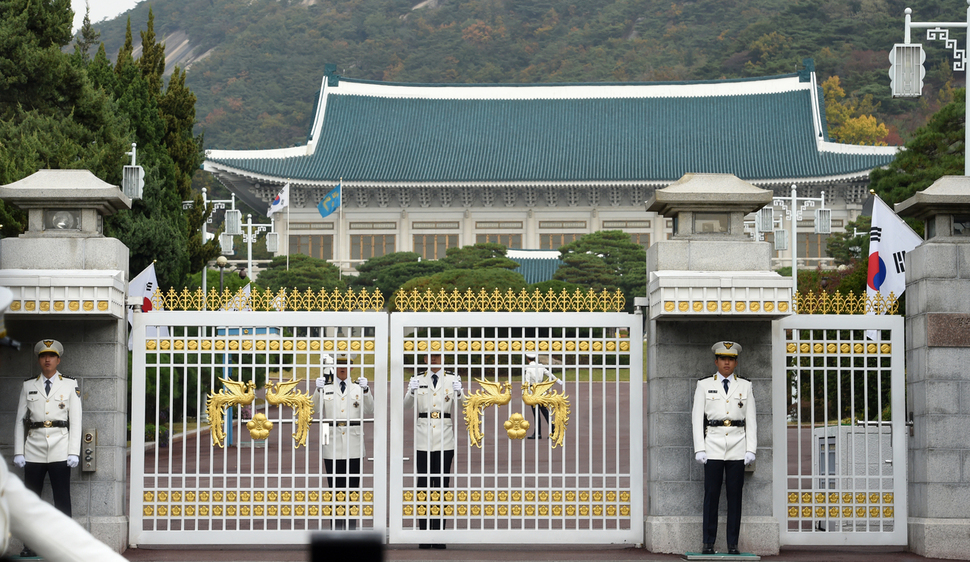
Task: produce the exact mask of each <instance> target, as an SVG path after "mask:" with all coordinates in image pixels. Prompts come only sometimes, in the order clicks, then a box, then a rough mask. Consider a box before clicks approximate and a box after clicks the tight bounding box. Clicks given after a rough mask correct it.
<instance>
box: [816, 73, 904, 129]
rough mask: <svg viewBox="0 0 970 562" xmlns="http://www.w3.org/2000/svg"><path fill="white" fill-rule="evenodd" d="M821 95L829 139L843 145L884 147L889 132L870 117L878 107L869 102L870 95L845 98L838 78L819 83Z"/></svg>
mask: <svg viewBox="0 0 970 562" xmlns="http://www.w3.org/2000/svg"><path fill="white" fill-rule="evenodd" d="M822 93H823V95H824V96H825V118H826V120H827V121H828V127H829V138H830V139H832V140H833V141H836V142H843V143H847V144H870V145H877V146H886V136H887V135H889V129H888V128H886V125H885V123H880V122H878V121H876V118H875V117H873V116H872V114H873V113H875V112H876V110H877V109H878V108H879V104H877V103H874V102H873V101H872V95H871V94H866V95H865V96H863V97H862V98H861V99H857V98H848V99H847V98H846V96H845V90H843V89H842V86H841V84H840V83H839V77H838V76H832V77H830V78H829V79H828V80H826V81H825V82H822Z"/></svg>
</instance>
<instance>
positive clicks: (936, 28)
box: [889, 0, 970, 176]
mask: <svg viewBox="0 0 970 562" xmlns="http://www.w3.org/2000/svg"><path fill="white" fill-rule="evenodd" d="M967 4H970V0H968V2H967ZM904 13H905V18H904V33H903V42H902V43H896V44H895V45H893V50H892V51H890V53H889V63H890V68H889V78H890V80H891V87H892V92H893V97H894V98H918V97H920V96H921V95H922V93H923V92H922V91H923V76H924V75H925V74H926V69H924V68H923V62H924V61H925V60H926V53H924V52H923V45H921V44H918V43H917V44H912V43H910V29H912V28H922V29H926V40H927V41H943V42H944V44H945V45H946V47H947V48H948V49H951V50H952V51H953V70H954V71H956V72H961V71H964V70H966V65H967V50H966V49H958V48H957V41H956V39H950V30H949V29H948V28H951V27H954V28H963V29H966V30H967V33H968V41H970V7H968V8H967V21H965V22H916V21H912V14H913V10H912V9H910V8H906V10H905V11H904ZM967 82H968V84H966V85H967V86H968V87H967V88H966V105H967V107H968V108H970V80H968V81H967ZM965 127H966V129H965V132H964V135H965V136H964V141H965V142H964V143H963V145H964V154H963V175H965V176H970V121H967V122H966V124H965Z"/></svg>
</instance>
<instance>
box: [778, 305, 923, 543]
mask: <svg viewBox="0 0 970 562" xmlns="http://www.w3.org/2000/svg"><path fill="white" fill-rule="evenodd" d="M774 330H775V335H774V351H773V354H774V357H773V365H774V369H773V371H774V384H773V396H772V398H773V400H772V402H773V407H774V408H775V412H774V443H775V447H774V471H775V472H774V474H775V486H776V499H775V513H776V514H778V516H779V518H780V522H781V541H782V544H783V545H784V544H857V545H878V544H886V545H905V544H906V540H907V539H906V513H907V511H906V446H907V443H906V439H907V436H908V434H909V433H908V430H907V429H906V427H905V420H904V403H905V402H904V394H905V387H904V360H903V357H904V340H903V318H902V317H901V316H874V315H857V316H847V315H840V316H835V315H795V316H791V317H788V318H785V319H782V320H778V321H776V322H775V323H774Z"/></svg>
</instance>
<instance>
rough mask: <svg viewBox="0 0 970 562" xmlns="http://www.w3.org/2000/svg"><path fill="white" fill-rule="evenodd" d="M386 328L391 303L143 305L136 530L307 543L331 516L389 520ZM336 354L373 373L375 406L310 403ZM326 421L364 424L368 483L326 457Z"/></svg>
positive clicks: (165, 540)
mask: <svg viewBox="0 0 970 562" xmlns="http://www.w3.org/2000/svg"><path fill="white" fill-rule="evenodd" d="M148 322H151V324H150V325H147V323H148ZM387 341H388V340H387V314H385V313H379V312H198V311H190V312H158V311H156V312H152V313H142V314H136V315H135V322H134V329H133V373H134V377H133V385H132V387H133V388H132V408H131V411H132V421H131V445H132V451H133V453H132V455H131V524H130V539H129V540H130V543H131V544H132V545H139V544H267V543H291V544H306V543H307V542H308V535H309V533H311V532H313V531H316V530H321V529H330V528H340V527H348V526H351V525H353V526H357V527H358V528H374V529H377V530H383V529H384V528H385V521H386V507H385V505H386V504H385V502H384V501H383V498H385V497H386V491H385V490H386V471H385V470H384V468H383V467H384V466H385V465H384V462H385V461H386V442H387V439H386V436H387V417H386V411H387V396H386V390H385V389H386V388H387V386H386V381H387V377H386V373H387V369H386V365H387ZM326 356H329V357H330V358H337V357H340V356H342V357H345V358H347V359H348V360H350V361H351V362H352V368H351V370H350V374H349V377H348V378H349V379H351V380H357V378H358V377H360V376H361V375H364V376H366V377H367V378H368V379H369V381H370V386H371V388H372V389H373V393H374V398H375V402H376V407H375V413H374V414H373V415H372V416H371V415H364V414H363V413H362V412H361V411H360V410H355V411H353V412H351V413H348V414H347V417H346V419H324V418H323V417H322V416H321V412H319V411H314V412H313V413H312V414H311V412H310V410H309V409H310V407H312V400H311V399H310V397H311V396H313V394H314V393H315V392H317V389H316V384H315V381H316V379H318V378H319V377H322V376H323V375H324V374H325V369H326V366H327V364H328V362H327V358H326ZM331 366H332V365H331ZM375 379H376V380H375ZM327 424H336V425H339V424H346V425H355V426H359V427H362V428H363V446H364V447H365V453H364V456H363V458H362V460H361V463H360V464H361V467H360V474H359V478H360V482H359V487H353V486H351V487H347V488H341V487H340V483H339V482H336V486H332V485H331V482H330V480H329V479H328V476H336V477H340V476H342V475H343V474H341V473H340V469H339V468H338V467H337V466H335V467H334V472H337V474H335V475H328V474H327V473H326V470H325V468H324V467H325V463H324V461H323V458H322V447H321V444H322V441H323V440H324V439H326V435H329V432H328V429H327V428H329V427H330V425H327ZM141 451H144V453H143V454H142V453H141ZM350 476H352V477H356V476H354V475H350Z"/></svg>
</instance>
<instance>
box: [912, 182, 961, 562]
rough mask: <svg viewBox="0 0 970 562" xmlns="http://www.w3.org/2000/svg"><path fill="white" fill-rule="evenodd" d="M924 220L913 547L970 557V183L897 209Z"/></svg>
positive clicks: (916, 272)
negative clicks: (969, 507) (969, 512)
mask: <svg viewBox="0 0 970 562" xmlns="http://www.w3.org/2000/svg"><path fill="white" fill-rule="evenodd" d="M896 211H897V213H899V214H900V215H902V216H906V217H915V218H917V219H920V220H922V221H924V223H925V225H926V229H925V230H926V234H925V235H924V240H925V241H924V242H923V243H922V244H921V245H920V246H919V247H917V248H916V249H914V250H913V251H911V252H909V253H907V254H906V293H905V294H906V402H907V405H906V410H907V419H908V420H909V421H910V422H912V428H911V430H910V438H909V443H910V447H909V458H908V463H909V490H908V497H909V533H908V535H909V537H908V539H909V549H910V551H912V552H914V553H916V554H919V555H922V556H926V557H930V558H956V559H966V558H967V553H968V552H970V534H968V532H967V530H968V529H970V517H968V516H967V502H968V501H970V433H968V432H967V431H966V424H967V423H970V371H968V369H967V366H968V365H970V298H967V296H968V295H970V177H967V176H944V177H942V178H940V179H938V180H937V181H936V182H935V183H933V185H931V186H930V187H928V188H926V189H925V190H923V191H920V192H918V193H916V195H914V196H912V197H910V198H909V199H907V200H905V201H903V202H902V203H899V204H897V205H896Z"/></svg>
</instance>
